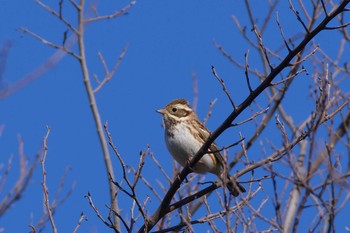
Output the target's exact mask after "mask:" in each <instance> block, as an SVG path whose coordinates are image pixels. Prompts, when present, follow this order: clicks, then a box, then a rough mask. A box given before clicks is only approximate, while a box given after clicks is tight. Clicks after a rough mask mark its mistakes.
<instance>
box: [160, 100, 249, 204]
mask: <svg viewBox="0 0 350 233" xmlns="http://www.w3.org/2000/svg"><path fill="white" fill-rule="evenodd" d="M157 112H159V113H161V114H162V115H163V120H164V124H165V142H166V145H167V148H168V150H169V152H170V154H171V155H172V156H173V157H174V159H175V160H176V161H177V162H178V163H180V164H181V165H182V166H186V164H187V162H188V161H189V160H190V159H191V158H192V157H193V156H194V155H195V154H196V153H197V151H198V150H199V148H200V147H201V146H202V145H203V143H204V142H205V141H206V140H207V139H208V137H209V136H210V132H209V130H208V129H207V128H206V127H205V126H204V125H203V124H202V123H201V122H200V121H199V120H198V117H197V115H196V113H195V112H194V111H193V110H192V109H191V108H190V106H189V104H188V102H187V100H185V99H176V100H173V101H171V102H170V103H169V104H168V105H167V106H165V107H164V108H162V109H159V110H157ZM208 151H209V152H211V151H213V152H214V153H207V154H205V155H204V156H203V157H202V158H201V159H200V160H199V161H198V163H197V164H196V165H195V167H194V169H193V171H194V172H196V173H206V172H210V173H213V174H215V175H216V176H218V177H219V178H223V177H222V174H223V173H224V172H223V170H224V166H225V162H224V159H223V157H222V155H221V153H220V151H219V149H218V147H217V146H216V144H215V143H212V145H211V146H210V147H209V149H208ZM227 188H228V189H229V190H230V192H231V194H232V195H233V196H235V197H236V196H238V194H239V193H241V192H245V189H244V187H243V186H242V185H240V184H239V183H236V182H232V181H231V180H229V181H228V183H227Z"/></svg>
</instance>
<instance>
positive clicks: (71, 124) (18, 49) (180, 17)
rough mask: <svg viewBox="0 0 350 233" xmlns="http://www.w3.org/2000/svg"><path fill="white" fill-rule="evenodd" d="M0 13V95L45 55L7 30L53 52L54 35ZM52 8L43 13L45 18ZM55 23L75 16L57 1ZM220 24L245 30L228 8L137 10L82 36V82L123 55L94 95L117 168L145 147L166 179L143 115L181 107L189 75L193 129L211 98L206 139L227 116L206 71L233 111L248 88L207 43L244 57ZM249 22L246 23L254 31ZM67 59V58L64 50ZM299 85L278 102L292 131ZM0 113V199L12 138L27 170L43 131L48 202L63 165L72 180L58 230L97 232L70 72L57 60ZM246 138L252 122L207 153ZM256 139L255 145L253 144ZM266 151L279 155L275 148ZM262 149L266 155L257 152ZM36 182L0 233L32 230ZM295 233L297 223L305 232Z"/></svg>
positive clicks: (94, 145)
mask: <svg viewBox="0 0 350 233" xmlns="http://www.w3.org/2000/svg"><path fill="white" fill-rule="evenodd" d="M261 2H262V1H261ZM261 2H260V1H256V2H254V6H253V11H255V12H256V13H257V15H258V16H259V17H260V20H261V18H262V17H263V15H264V13H266V11H267V9H266V6H264V5H263V4H262V3H261ZM0 3H1V5H2V7H0V22H1V27H0V32H1V33H0V43H1V44H3V43H5V42H6V41H10V42H11V44H12V45H11V48H10V51H9V53H8V57H7V64H6V67H5V72H4V73H3V77H2V82H3V83H2V88H6V86H7V85H10V84H13V83H16V81H18V80H20V79H21V78H22V77H23V76H24V75H26V74H28V73H29V72H31V71H32V70H34V69H35V68H37V67H38V66H39V65H41V64H42V63H43V62H45V61H46V60H47V59H48V57H49V56H51V55H52V54H53V53H54V52H55V50H54V49H52V48H49V47H48V46H45V45H43V44H41V43H40V42H38V41H37V40H35V39H34V38H32V37H30V36H29V35H26V34H23V33H22V32H21V31H20V30H18V28H19V27H26V28H28V29H30V30H31V31H33V32H35V33H37V34H39V35H41V36H43V37H44V38H46V39H47V40H50V41H53V42H56V43H61V41H62V39H63V33H64V31H65V30H66V29H65V28H64V27H63V25H62V24H61V23H60V22H58V21H57V20H56V19H55V18H54V17H53V16H52V15H50V14H49V13H47V12H46V11H45V10H44V9H42V8H41V7H40V6H38V5H37V4H35V2H34V1H20V7H19V4H18V1H17V2H16V3H14V2H13V1H5V0H0ZM55 4H56V3H55ZM55 4H53V5H52V6H53V7H56V5H55ZM126 4H128V2H127V1H124V0H123V1H117V3H115V1H100V2H99V5H98V10H99V13H100V14H108V13H113V12H114V11H115V10H117V9H120V8H121V7H123V6H125V5H126ZM260 4H261V5H260ZM278 11H279V17H280V21H281V24H282V26H283V27H284V28H285V29H286V32H285V33H286V35H287V36H291V35H293V34H294V33H296V32H298V31H301V30H302V28H301V26H300V24H298V23H297V22H296V19H295V17H294V16H293V14H292V13H291V12H290V11H289V8H288V6H287V5H285V4H281V5H280V6H279V7H278ZM64 14H65V15H67V18H68V19H70V20H72V21H73V22H75V20H76V16H75V15H74V11H73V10H72V7H70V6H69V3H68V1H65V8H64ZM232 15H235V16H236V17H237V18H238V19H239V20H240V21H241V23H242V25H249V21H248V18H247V12H246V10H245V9H244V7H243V5H241V3H240V1H199V0H196V1H159V0H158V1H157V0H153V1H139V2H137V3H136V4H135V6H133V7H132V8H131V9H130V10H129V14H128V15H125V16H122V17H119V18H117V19H114V20H108V21H102V22H97V23H95V24H91V25H88V26H87V29H86V46H87V48H88V50H87V56H88V65H89V68H90V74H93V73H96V74H97V75H98V76H99V77H100V78H101V77H103V74H104V73H103V68H102V66H101V64H100V62H99V59H98V56H97V52H101V53H102V54H103V55H104V57H105V60H106V61H107V64H108V65H109V66H110V67H112V65H113V64H114V62H115V61H116V60H117V59H118V56H119V54H120V52H121V51H122V49H123V48H124V46H125V45H126V44H128V50H127V53H126V55H125V57H124V59H123V61H122V63H121V65H120V67H119V69H118V71H117V72H116V75H115V77H113V79H112V80H111V81H110V82H109V83H108V84H107V85H105V86H104V88H103V89H102V90H101V91H100V92H99V93H97V95H96V97H97V103H98V105H99V109H100V113H101V116H102V120H103V122H105V121H108V122H109V130H110V132H111V134H112V136H113V140H114V142H115V143H116V146H117V147H118V150H119V151H120V153H121V154H122V155H123V157H124V158H125V161H126V162H127V163H128V164H130V165H131V166H136V165H137V163H138V160H139V152H140V151H141V150H144V149H146V148H147V146H148V145H149V146H150V148H151V151H152V152H153V153H154V155H155V156H156V158H157V159H158V160H159V162H160V163H161V164H162V165H163V166H164V170H166V171H168V172H169V174H171V170H172V165H173V163H172V162H170V161H172V160H171V157H170V155H169V153H168V152H167V150H166V147H165V143H164V139H163V129H162V128H161V117H160V115H158V114H157V113H156V112H155V110H156V109H159V108H161V107H163V106H164V105H165V104H167V103H168V102H169V101H170V100H172V99H175V98H179V97H181V98H186V99H188V100H190V101H192V100H193V88H192V83H193V80H192V74H193V73H195V74H196V77H197V78H198V90H199V102H198V109H197V112H198V115H199V117H200V118H201V119H203V118H204V117H205V114H206V111H207V109H208V105H209V102H210V101H211V100H213V99H216V98H217V99H218V101H217V103H216V105H215V107H214V111H213V115H212V117H211V119H210V120H209V122H208V124H207V126H208V127H209V128H210V129H212V130H213V129H215V128H216V127H217V126H218V125H219V124H220V122H222V121H223V120H224V119H225V118H226V116H227V114H228V113H229V112H230V111H231V110H230V108H229V106H230V104H229V101H228V100H227V98H226V96H225V94H224V93H223V92H222V89H221V86H220V85H219V83H218V82H217V81H216V80H215V78H214V77H213V75H212V72H211V65H213V66H215V68H216V70H217V72H218V74H219V75H220V77H221V78H223V79H225V82H226V85H227V87H228V89H229V90H230V92H231V95H232V97H233V98H234V100H235V101H236V102H237V103H240V101H242V100H243V99H244V98H245V97H246V95H247V94H248V89H247V88H246V85H245V77H244V71H243V70H240V69H237V67H235V66H233V65H232V64H231V63H230V62H229V61H228V60H227V59H225V58H224V57H223V56H222V55H221V54H220V52H219V51H218V50H217V49H216V48H215V46H214V45H213V40H215V41H216V42H217V43H219V44H221V45H223V46H224V47H225V49H226V50H227V51H228V52H229V53H230V54H231V55H232V56H233V57H235V58H236V59H237V60H239V61H240V62H242V63H244V53H245V52H246V51H247V50H248V49H249V48H250V47H249V45H248V44H247V43H246V42H245V41H244V40H243V39H242V37H241V35H240V34H239V32H238V30H237V29H236V27H235V26H234V22H233V20H232V18H231V16H232ZM273 17H275V14H273ZM260 22H261V21H259V20H258V24H260ZM272 22H274V20H273V21H272ZM247 30H250V28H249V27H248V28H247ZM267 32H268V33H267V34H266V37H264V41H265V42H266V44H267V45H268V46H272V47H274V48H276V47H278V46H277V45H280V44H281V43H282V41H281V37H280V34H279V31H278V28H277V25H275V24H271V26H270V27H269V28H268V31H267ZM331 33H332V34H331ZM329 35H334V32H325V33H322V35H320V37H319V38H317V39H316V42H317V43H320V44H321V45H322V48H323V49H324V50H325V51H327V52H330V56H333V57H335V56H336V52H333V49H332V48H333V47H334V44H333V41H332V40H331V39H330V37H329ZM335 35H338V34H337V33H335ZM336 46H338V45H337V44H336ZM347 46H348V44H347ZM74 49H75V50H76V47H75V48H74ZM347 49H348V48H347ZM335 51H337V49H335ZM282 55H283V54H282ZM256 56H257V54H256V53H255V52H254V51H252V52H251V54H250V64H251V66H255V67H256V68H258V69H260V68H261V67H260V63H259V62H258V60H257V59H256ZM310 83H311V79H310V77H308V76H306V75H301V76H300V77H299V79H298V80H297V81H296V83H295V84H294V85H295V86H294V87H293V88H292V91H291V94H289V95H287V97H286V98H287V100H286V101H290V103H291V104H289V110H290V111H291V112H293V113H294V112H295V111H297V114H294V115H293V116H294V117H295V121H296V122H299V121H302V119H304V117H305V116H307V115H308V114H309V113H310V111H311V109H313V108H314V106H313V104H312V101H311V100H310V98H309V92H308V87H309V85H310ZM252 84H253V85H255V86H256V84H257V82H256V81H254V80H253V81H252ZM260 100H261V106H262V107H266V106H265V105H264V104H266V100H265V98H261V99H260ZM305 100H306V101H305ZM258 101H259V99H258ZM287 103H288V102H287ZM0 109H1V110H0V112H1V114H0V124H2V125H3V126H4V130H3V133H2V135H1V137H0V148H1V158H0V162H1V163H4V162H5V163H6V161H7V158H8V157H9V156H11V155H12V156H13V157H14V162H13V168H12V171H11V175H10V177H9V181H8V183H7V185H6V186H5V190H6V189H10V187H11V185H10V184H11V181H14V180H16V178H17V170H18V169H19V168H18V152H17V149H18V142H17V137H18V135H21V137H22V138H23V140H24V149H25V154H26V155H27V156H28V157H29V159H30V160H31V161H32V160H33V158H34V157H35V154H36V153H37V152H38V151H39V149H40V147H41V144H42V138H43V136H44V135H45V133H46V125H48V126H50V127H51V134H50V136H49V139H48V148H49V151H48V157H47V162H46V170H47V172H48V186H49V190H50V195H53V194H54V192H55V190H56V187H58V185H59V182H60V178H61V176H62V174H63V173H64V171H65V169H66V168H67V167H68V166H69V167H71V169H72V170H71V172H70V173H69V175H68V177H67V180H66V187H65V190H68V187H69V185H70V184H71V183H72V182H74V181H76V182H77V184H76V187H75V189H74V192H73V194H72V195H71V197H70V198H69V199H68V200H67V201H66V202H65V203H64V204H63V205H62V206H61V207H60V208H59V210H58V211H57V213H56V215H55V220H56V225H57V227H58V230H59V231H60V232H70V231H71V230H72V229H73V228H74V227H75V225H76V222H77V220H78V219H79V216H80V213H81V212H84V213H85V214H86V215H87V216H88V219H89V220H88V222H85V223H83V225H82V227H81V230H80V232H105V231H106V227H105V226H104V225H103V224H102V223H101V222H100V221H99V220H98V219H97V217H96V216H95V214H94V213H93V211H92V210H91V208H90V207H89V205H88V202H87V200H86V199H85V198H84V195H86V194H87V192H90V193H91V194H92V196H93V199H94V201H95V204H96V205H97V206H98V207H99V209H101V211H102V212H103V213H104V214H106V213H107V210H106V209H104V205H105V204H106V203H108V200H109V196H108V187H107V182H106V174H105V170H104V163H103V160H102V156H101V150H100V146H99V142H98V138H97V135H96V130H95V128H94V123H93V119H92V115H91V111H90V109H89V104H88V101H87V95H86V92H85V89H84V86H83V82H82V77H81V72H80V68H79V65H78V62H77V61H76V60H74V59H73V58H71V57H69V56H65V57H64V58H63V59H62V61H61V62H59V63H58V64H57V65H56V66H54V67H53V68H52V69H51V70H49V71H48V72H47V73H45V74H44V75H42V76H40V77H39V78H38V79H36V80H35V81H33V82H31V83H30V84H28V85H26V86H25V87H24V88H22V89H20V90H18V91H16V92H15V93H13V94H11V95H10V96H8V97H7V98H5V99H2V100H1V102H0ZM252 111H253V112H254V110H252ZM252 111H250V110H246V111H245V112H244V113H243V115H242V116H241V117H240V118H239V120H243V119H245V118H246V117H248V116H250V115H251V113H252ZM253 130H254V123H248V124H246V125H244V126H241V127H237V128H235V129H234V130H231V131H229V132H226V133H225V134H224V135H223V136H222V137H220V138H219V139H218V141H217V142H218V144H219V145H225V144H230V143H232V141H236V140H238V138H239V136H238V132H242V133H243V134H244V135H247V137H248V136H249V135H251V134H252V132H253ZM265 137H267V136H266V135H265ZM263 138H264V135H263V136H262V140H264V139H263ZM268 140H270V141H275V143H276V144H277V145H279V146H280V145H281V140H280V139H278V137H277V138H268ZM265 142H266V141H265ZM253 149H255V150H252V152H251V154H250V155H251V156H254V158H252V159H254V160H258V159H259V158H262V157H263V155H262V154H261V149H260V146H259V145H257V146H256V147H254V148H253ZM237 150H238V149H237ZM270 150H271V149H269V148H268V151H270ZM230 152H231V153H234V152H235V149H234V148H233V149H231V151H230ZM113 163H114V166H115V169H116V170H115V172H116V175H117V176H118V175H120V170H119V169H120V167H119V166H118V165H117V161H116V160H115V159H114V160H113ZM153 172H154V165H153V164H152V163H151V161H150V160H146V165H145V168H144V174H145V175H146V176H147V175H148V176H149V177H153V176H154V173H153ZM257 174H260V175H262V174H264V172H263V171H257ZM157 175H160V174H157ZM209 177H210V178H212V177H211V176H209ZM157 178H158V177H157ZM246 178H247V179H248V178H249V177H246ZM159 179H162V178H159ZM41 180H42V175H41V169H40V167H39V166H38V167H37V169H36V170H35V173H34V177H33V179H32V180H31V182H30V184H29V186H28V188H27V190H26V191H25V193H24V195H23V196H22V197H21V200H20V201H18V202H16V203H15V205H14V206H13V207H12V208H11V209H10V210H9V211H8V213H7V214H6V215H5V216H4V217H2V218H1V219H0V226H1V227H3V228H4V229H5V230H6V232H25V231H28V229H29V228H28V225H29V224H31V223H32V222H33V223H36V222H37V221H38V220H39V218H40V216H41V213H42V189H41V185H40V184H41ZM163 181H164V180H163ZM265 183H266V187H270V186H269V185H271V182H270V181H265ZM153 184H154V185H157V182H156V181H154V183H153ZM141 192H142V191H141ZM268 194H271V193H270V192H269V191H268V190H267V191H266V192H265V193H264V194H263V195H262V196H264V195H268ZM1 195H4V194H3V193H2V194H1ZM144 195H146V194H144ZM144 197H145V196H144ZM259 200H260V199H259ZM257 202H259V201H257ZM156 203H157V202H156V201H154V202H153V205H152V204H151V206H152V207H151V208H155V207H156V206H157V204H156ZM122 208H123V209H127V208H129V207H128V206H122ZM270 208H272V204H271V203H269V204H267V206H266V213H268V212H269V210H271V209H270ZM347 210H349V206H348V207H347ZM150 212H152V211H150ZM31 218H32V219H33V220H31ZM343 220H344V219H343ZM31 221H32V222H31ZM339 221H340V222H338V224H339V229H340V231H341V230H342V229H344V226H346V223H345V222H342V218H339ZM303 224H307V221H305V222H303ZM202 227H204V229H205V228H206V226H202ZM49 229H50V228H49V226H48V227H47V228H46V231H45V232H50V231H49ZM261 230H263V229H261Z"/></svg>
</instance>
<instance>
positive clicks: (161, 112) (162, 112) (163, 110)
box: [157, 108, 166, 115]
mask: <svg viewBox="0 0 350 233" xmlns="http://www.w3.org/2000/svg"><path fill="white" fill-rule="evenodd" d="M157 112H158V113H160V114H162V115H164V114H165V112H166V110H165V108H162V109H158V110H157Z"/></svg>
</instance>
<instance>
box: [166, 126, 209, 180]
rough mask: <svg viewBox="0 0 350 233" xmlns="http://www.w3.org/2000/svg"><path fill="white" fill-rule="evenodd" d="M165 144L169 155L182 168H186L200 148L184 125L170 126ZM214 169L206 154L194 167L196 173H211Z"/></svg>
mask: <svg viewBox="0 0 350 233" xmlns="http://www.w3.org/2000/svg"><path fill="white" fill-rule="evenodd" d="M165 142H166V145H167V147H168V150H169V152H170V154H171V155H172V156H173V157H174V159H175V160H176V161H177V162H178V163H180V164H181V165H182V166H186V164H187V162H188V161H189V160H190V159H191V158H192V157H193V156H194V155H195V154H196V153H197V151H198V150H199V149H200V147H201V146H202V143H201V142H199V141H198V140H197V139H196V138H195V137H194V136H193V135H192V134H191V132H190V130H189V129H188V128H187V127H186V125H184V124H176V125H174V126H172V133H171V135H169V134H167V133H165ZM213 170H215V169H214V164H213V161H212V160H211V158H210V156H209V155H208V154H205V155H204V156H203V157H202V158H201V160H200V164H199V163H198V164H197V165H196V166H195V171H196V172H198V173H205V172H212V171H213Z"/></svg>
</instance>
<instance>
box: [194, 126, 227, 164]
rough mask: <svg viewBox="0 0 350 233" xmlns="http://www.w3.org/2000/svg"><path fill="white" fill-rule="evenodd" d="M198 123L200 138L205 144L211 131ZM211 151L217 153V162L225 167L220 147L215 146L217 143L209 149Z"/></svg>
mask: <svg viewBox="0 0 350 233" xmlns="http://www.w3.org/2000/svg"><path fill="white" fill-rule="evenodd" d="M197 123H198V125H199V129H200V130H199V136H200V138H201V140H202V141H203V143H204V142H205V141H206V140H207V139H208V137H209V136H210V131H209V130H208V129H207V128H206V127H205V126H204V125H203V124H202V123H201V122H199V121H198V120H197ZM209 151H215V152H214V155H215V158H216V162H217V163H219V164H220V165H221V167H223V165H224V164H225V161H224V158H223V157H222V155H221V153H220V151H219V148H218V146H217V145H216V144H215V142H213V143H212V144H211V145H210V147H209Z"/></svg>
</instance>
